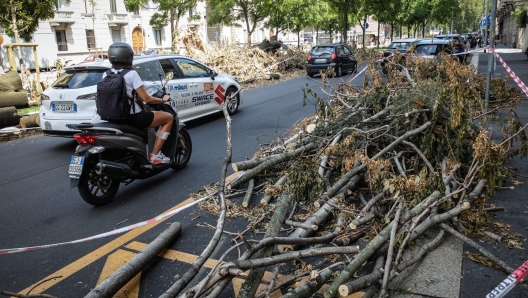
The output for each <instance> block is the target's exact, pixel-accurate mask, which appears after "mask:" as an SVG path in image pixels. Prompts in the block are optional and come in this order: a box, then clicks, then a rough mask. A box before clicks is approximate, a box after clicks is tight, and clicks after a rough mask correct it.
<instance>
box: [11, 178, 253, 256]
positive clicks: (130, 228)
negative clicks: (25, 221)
mask: <svg viewBox="0 0 528 298" xmlns="http://www.w3.org/2000/svg"><path fill="white" fill-rule="evenodd" d="M244 173H245V171H241V172H240V173H239V174H238V175H237V176H236V177H235V178H233V180H231V181H230V182H229V183H228V184H230V183H232V182H234V181H236V180H238V179H239V178H240V177H242V175H243V174H244ZM212 195H214V193H212V194H209V195H207V196H205V197H203V198H201V199H199V200H196V201H194V202H192V203H190V204H187V205H185V206H183V207H180V208H176V209H174V210H172V211H170V212H167V213H163V214H161V215H158V216H156V217H154V218H151V219H149V220H146V221H143V222H140V223H137V224H133V225H129V226H126V227H122V228H120V229H117V230H113V231H110V232H106V233H102V234H98V235H95V236H91V237H87V238H83V239H78V240H74V241H68V242H61V243H55V244H46V245H38V246H30V247H20V248H6V249H0V255H5V254H12V253H17V252H24V251H32V250H38V249H43V248H49V247H56V246H62V245H66V244H75V243H81V242H87V241H90V240H94V239H100V238H104V237H108V236H112V235H117V234H121V233H124V232H128V231H131V230H133V229H135V228H139V227H142V226H146V225H149V224H153V223H155V222H158V221H160V220H162V219H165V218H167V217H170V216H173V215H174V214H176V213H179V212H180V211H182V210H185V209H187V208H189V207H191V206H194V205H196V204H198V203H200V202H201V201H203V200H205V199H207V198H209V197H211V196H212Z"/></svg>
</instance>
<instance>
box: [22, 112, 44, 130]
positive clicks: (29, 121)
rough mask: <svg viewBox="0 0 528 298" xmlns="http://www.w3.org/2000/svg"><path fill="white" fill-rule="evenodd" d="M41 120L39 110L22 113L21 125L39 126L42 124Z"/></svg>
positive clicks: (25, 126)
mask: <svg viewBox="0 0 528 298" xmlns="http://www.w3.org/2000/svg"><path fill="white" fill-rule="evenodd" d="M39 122H40V119H39V114H38V112H34V113H31V114H26V115H22V118H20V127H22V128H28V127H38V126H39V125H40V123H39Z"/></svg>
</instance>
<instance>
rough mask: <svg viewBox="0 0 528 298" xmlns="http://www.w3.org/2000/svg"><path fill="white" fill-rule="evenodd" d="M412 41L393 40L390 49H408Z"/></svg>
mask: <svg viewBox="0 0 528 298" xmlns="http://www.w3.org/2000/svg"><path fill="white" fill-rule="evenodd" d="M411 45H412V43H410V42H396V41H395V42H393V43H391V44H390V45H389V49H398V50H407V49H408V48H409V47H410V46H411Z"/></svg>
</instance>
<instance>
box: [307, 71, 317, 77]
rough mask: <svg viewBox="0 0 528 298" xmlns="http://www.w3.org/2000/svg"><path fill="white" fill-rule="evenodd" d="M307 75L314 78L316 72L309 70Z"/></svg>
mask: <svg viewBox="0 0 528 298" xmlns="http://www.w3.org/2000/svg"><path fill="white" fill-rule="evenodd" d="M306 75H307V76H309V77H310V78H313V77H314V76H315V74H314V73H310V72H309V73H307V74H306Z"/></svg>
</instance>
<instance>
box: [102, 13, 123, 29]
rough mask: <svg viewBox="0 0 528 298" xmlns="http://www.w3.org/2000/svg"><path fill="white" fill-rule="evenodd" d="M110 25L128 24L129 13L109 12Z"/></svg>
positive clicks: (120, 25)
mask: <svg viewBox="0 0 528 298" xmlns="http://www.w3.org/2000/svg"><path fill="white" fill-rule="evenodd" d="M106 16H107V17H108V27H122V26H124V25H127V24H128V15H127V14H126V13H109V14H107V15H106Z"/></svg>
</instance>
